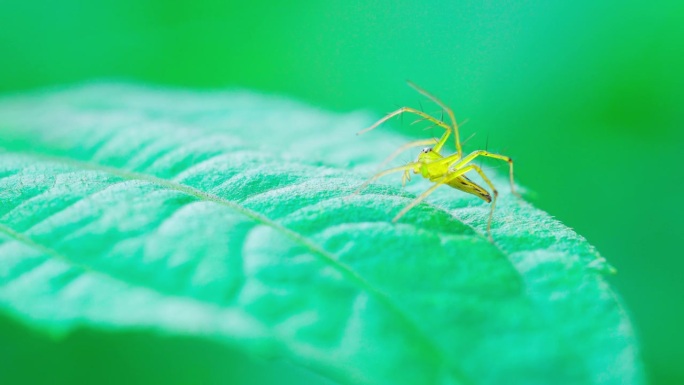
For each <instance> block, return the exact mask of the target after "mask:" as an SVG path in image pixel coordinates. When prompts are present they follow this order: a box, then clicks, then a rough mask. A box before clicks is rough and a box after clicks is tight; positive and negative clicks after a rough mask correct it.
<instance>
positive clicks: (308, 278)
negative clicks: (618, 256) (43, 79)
mask: <svg viewBox="0 0 684 385" xmlns="http://www.w3.org/2000/svg"><path fill="white" fill-rule="evenodd" d="M372 121H373V117H372V116H369V115H368V114H365V113H353V114H332V113H329V112H325V111H319V110H316V109H313V108H311V107H307V106H303V105H301V104H299V103H296V102H292V101H288V100H284V99H280V98H274V97H269V96H263V95H256V94H253V93H249V92H225V93H222V92H203V93H199V92H197V93H195V92H186V91H178V90H167V89H151V88H144V87H139V86H130V85H116V84H98V85H89V86H83V87H80V88H75V89H65V90H53V91H51V92H49V93H38V94H33V95H21V96H14V97H10V98H5V99H4V100H3V101H2V102H0V135H1V137H2V142H1V146H2V148H3V150H2V152H1V153H0V178H1V179H0V311H1V312H2V313H4V314H6V315H8V316H11V317H13V318H15V319H17V320H19V321H20V322H22V323H24V324H27V325H30V326H31V327H33V328H36V329H38V330H40V331H43V332H45V333H49V334H56V335H63V334H65V333H68V332H70V331H73V330H76V329H79V328H92V329H96V330H101V331H102V332H106V331H117V330H150V331H155V332H161V333H165V334H168V335H182V336H196V337H202V338H207V339H210V340H213V341H218V342H221V343H225V344H227V345H229V346H232V347H235V348H236V349H238V350H240V351H243V352H247V353H249V354H251V355H255V356H259V357H282V358H285V359H287V360H289V361H291V362H293V363H295V364H297V365H300V366H302V367H305V368H308V369H310V370H313V371H315V372H318V373H321V374H323V375H325V376H327V377H328V378H330V379H333V380H335V381H338V382H339V383H342V384H395V385H399V384H476V383H477V384H501V383H509V384H510V383H519V384H548V383H554V384H580V383H581V384H599V383H600V384H640V383H643V379H642V377H643V375H642V371H641V363H640V361H639V357H638V354H637V349H636V343H635V339H634V336H633V332H632V328H631V326H630V323H629V320H628V317H627V315H626V314H625V311H624V309H623V307H622V304H621V301H620V299H619V298H617V296H616V294H615V293H614V292H613V291H612V290H611V288H610V287H609V285H608V283H607V282H606V280H605V278H604V276H603V274H604V273H605V272H606V271H608V270H610V267H609V266H608V265H607V264H606V262H605V260H603V259H602V258H601V257H600V256H599V255H598V253H597V252H596V251H595V250H594V248H593V247H591V246H590V245H589V244H588V243H587V242H586V241H585V240H584V239H583V238H582V237H580V236H579V235H577V234H575V233H574V232H572V231H571V230H570V229H568V228H567V227H565V226H563V225H562V224H560V223H559V222H557V221H555V220H553V219H552V218H551V217H549V215H547V214H545V213H543V212H540V211H539V210H537V209H535V208H533V207H532V206H530V205H529V204H527V203H525V202H522V201H520V200H518V199H515V198H514V197H512V196H511V195H510V194H509V193H507V191H506V189H504V188H501V189H500V190H502V195H501V199H500V201H499V205H498V207H497V210H496V215H495V221H494V225H493V235H494V238H495V240H496V242H495V244H492V243H490V242H489V241H488V240H487V238H486V237H485V236H484V227H485V225H486V218H487V214H488V206H487V205H486V204H484V203H482V202H480V201H478V200H477V199H476V198H473V197H470V196H466V195H465V194H462V193H460V192H458V191H456V190H452V189H447V188H443V189H438V191H437V192H436V193H435V194H434V195H432V196H431V197H430V198H429V199H428V200H427V203H424V204H421V205H419V206H418V207H416V208H415V209H413V210H411V211H410V212H409V213H408V214H407V215H406V216H405V217H404V218H402V220H401V221H400V222H399V223H398V224H396V225H393V224H391V223H390V219H391V218H392V217H393V215H394V214H395V213H396V212H398V211H399V210H400V209H401V208H402V207H404V206H405V205H406V204H407V203H408V202H410V200H411V198H412V197H413V196H414V194H415V193H416V192H418V191H421V190H423V189H425V188H426V186H427V184H426V183H425V182H421V181H419V182H413V183H411V187H410V189H409V190H407V191H402V190H401V189H400V188H399V187H398V181H397V180H396V179H398V178H394V179H392V178H388V179H386V180H385V181H383V183H380V184H375V185H373V186H371V187H370V188H368V189H367V190H366V191H364V192H363V193H362V194H360V195H357V196H351V197H350V192H351V191H353V189H355V188H356V187H357V186H358V185H359V184H360V183H361V182H362V181H363V180H364V179H365V178H366V177H368V176H369V175H371V174H372V172H373V171H374V170H375V167H376V166H377V165H378V164H379V162H380V161H381V160H382V158H383V157H384V156H386V155H388V154H389V153H391V152H392V151H393V150H394V149H395V148H396V146H397V145H399V144H401V143H403V142H405V139H404V138H402V137H400V136H397V135H393V134H390V133H387V132H383V131H382V130H376V131H374V132H373V133H369V134H367V135H366V136H363V137H357V136H355V135H354V133H355V132H356V131H358V130H359V129H361V128H364V127H367V126H368V125H369V123H372ZM494 182H495V184H497V185H500V186H505V179H504V178H501V177H498V176H496V177H494Z"/></svg>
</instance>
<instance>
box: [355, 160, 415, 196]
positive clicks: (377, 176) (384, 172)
mask: <svg viewBox="0 0 684 385" xmlns="http://www.w3.org/2000/svg"><path fill="white" fill-rule="evenodd" d="M415 166H416V163H414V162H411V163H409V164H407V165H404V166H399V167H394V168H390V169H389V170H385V171H381V172H379V173H377V174H375V175H373V176H372V177H370V178H368V180H367V181H365V182H363V184H362V185H361V186H359V188H357V189H356V190H354V192H353V193H352V195H356V194H358V193H360V192H361V191H362V190H363V189H365V188H366V187H367V186H368V185H369V184H370V183H371V182H373V181H375V180H377V179H379V178H382V177H383V176H385V175H388V174H392V173H395V172H399V171H408V170H412V169H413V168H414V167H415Z"/></svg>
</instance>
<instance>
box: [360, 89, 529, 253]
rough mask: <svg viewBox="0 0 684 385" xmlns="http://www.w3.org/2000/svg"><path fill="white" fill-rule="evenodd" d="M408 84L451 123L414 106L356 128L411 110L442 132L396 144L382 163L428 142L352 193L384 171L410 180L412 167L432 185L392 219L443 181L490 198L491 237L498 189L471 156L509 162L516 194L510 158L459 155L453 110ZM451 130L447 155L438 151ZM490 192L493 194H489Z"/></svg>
mask: <svg viewBox="0 0 684 385" xmlns="http://www.w3.org/2000/svg"><path fill="white" fill-rule="evenodd" d="M408 85H409V86H411V87H412V88H413V89H415V90H416V91H418V92H419V93H420V94H422V95H423V96H426V97H427V98H429V99H430V100H432V101H433V102H435V103H436V104H437V105H438V106H440V107H441V108H442V110H443V111H446V113H447V115H448V117H449V121H450V122H451V124H448V123H446V122H444V121H443V120H442V119H437V118H435V117H433V116H431V115H429V114H427V113H425V112H423V111H420V110H417V109H415V108H411V107H402V108H400V109H398V110H396V111H394V112H391V113H389V114H387V115H386V116H385V117H384V118H382V119H380V120H379V121H377V122H376V123H375V124H373V125H372V126H370V127H368V128H366V129H365V130H362V131H359V132H358V133H357V135H360V134H364V133H366V132H368V131H371V130H373V129H375V128H376V127H378V126H380V125H381V124H382V123H384V122H386V121H387V120H389V119H391V118H392V117H394V116H397V115H401V114H404V113H410V114H415V115H418V116H420V117H421V118H422V119H421V120H427V121H430V122H432V123H434V124H435V125H437V126H439V127H442V128H443V129H444V131H445V132H444V134H443V135H442V137H441V138H439V139H436V138H433V139H424V140H416V141H414V142H410V143H407V144H405V145H403V146H401V147H400V148H398V149H397V150H396V151H395V152H394V153H393V154H392V155H390V156H389V157H388V158H387V159H386V160H385V161H384V162H383V163H382V164H383V165H384V164H387V163H388V162H389V161H391V160H392V159H394V158H395V157H397V156H398V155H399V154H401V153H402V152H404V151H406V150H408V149H411V148H415V147H420V146H431V147H425V148H423V150H422V151H421V152H420V153H419V154H418V157H417V158H416V160H415V161H413V162H410V163H408V164H406V165H404V166H399V167H394V168H390V169H388V170H385V171H382V172H379V173H377V174H375V175H374V176H372V177H371V178H370V179H368V180H367V181H366V182H365V183H363V184H362V185H361V186H360V187H359V188H358V189H357V190H356V191H355V192H354V193H355V194H356V193H359V192H361V190H363V189H364V188H366V187H367V186H368V185H369V184H370V183H371V182H373V181H375V180H377V179H378V178H380V177H383V176H385V175H388V174H392V173H395V172H401V171H403V173H404V174H403V176H402V185H405V184H406V181H408V180H411V175H410V172H411V171H413V173H414V174H420V176H422V177H423V178H426V179H428V180H429V181H431V182H434V185H432V186H431V187H430V188H428V189H427V190H425V192H423V193H422V194H420V195H419V196H417V197H416V198H415V199H414V200H413V201H412V202H411V203H410V204H408V205H407V206H406V207H404V208H403V209H402V210H401V211H400V212H399V213H398V214H397V215H396V216H395V217H394V219H392V222H395V223H396V222H397V221H398V220H399V219H400V218H401V217H402V216H404V214H406V213H407V212H408V211H409V210H411V209H412V208H413V207H415V206H416V205H418V204H419V203H420V202H422V201H423V200H424V199H425V198H427V197H428V195H430V194H432V193H433V192H434V191H435V190H436V189H437V188H438V187H440V186H442V185H447V186H450V187H453V188H455V189H457V190H461V191H463V192H465V193H468V194H472V195H475V196H477V197H478V198H480V199H482V200H484V201H486V202H487V203H490V202H491V209H490V211H489V220H488V222H487V234H488V236H489V239H490V240H493V238H492V235H491V227H492V219H493V217H494V208H495V207H496V198H497V196H498V195H499V193H498V191H497V190H496V187H494V184H492V182H491V181H490V180H489V178H488V177H487V176H486V175H485V173H484V172H483V171H482V169H481V168H480V167H479V166H478V165H476V164H473V163H472V162H473V160H475V159H476V158H478V157H481V156H483V157H488V158H494V159H499V160H503V161H504V162H507V163H508V166H509V176H510V182H511V192H512V193H513V194H514V195H516V196H518V197H519V196H520V195H519V194H518V193H517V192H516V191H515V185H514V183H513V160H512V159H511V158H509V157H507V156H504V155H499V154H494V153H491V152H488V151H486V150H476V151H473V152H471V153H470V154H468V155H466V156H463V150H462V149H461V138H460V136H459V133H458V124H457V123H456V118H455V117H454V113H453V111H452V110H451V109H450V108H449V107H447V106H446V105H445V104H444V103H442V101H441V100H439V99H438V98H437V97H435V96H433V95H432V94H430V93H428V92H427V91H425V90H424V89H422V88H420V87H418V86H417V85H415V84H414V83H412V82H410V81H409V82H408ZM452 132H453V133H454V139H455V142H456V152H455V153H454V154H451V155H442V154H441V151H442V147H444V144H445V143H446V141H447V139H449V136H450V135H451V133H452ZM469 171H475V172H477V173H478V174H479V175H480V176H481V177H482V179H483V180H484V181H485V183H487V185H488V186H489V188H490V189H491V191H492V194H491V195H490V194H489V192H488V191H487V190H485V189H484V188H482V187H481V186H479V185H478V184H477V183H475V182H473V181H472V180H470V179H469V178H468V177H467V176H466V175H465V174H466V173H467V172H469ZM492 196H493V197H492Z"/></svg>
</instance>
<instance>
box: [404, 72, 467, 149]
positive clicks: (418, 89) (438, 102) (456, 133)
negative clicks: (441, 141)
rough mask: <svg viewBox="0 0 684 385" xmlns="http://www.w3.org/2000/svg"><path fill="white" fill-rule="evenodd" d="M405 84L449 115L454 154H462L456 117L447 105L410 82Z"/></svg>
mask: <svg viewBox="0 0 684 385" xmlns="http://www.w3.org/2000/svg"><path fill="white" fill-rule="evenodd" d="M407 83H408V85H409V86H411V88H413V89H414V90H416V91H418V92H419V93H420V94H421V95H423V96H425V97H427V98H429V99H430V100H432V101H433V102H435V104H437V105H438V106H440V107H441V108H442V109H443V110H444V111H446V113H447V115H449V119H450V120H451V126H452V129H453V130H454V139H455V140H456V152H457V153H459V154H462V153H463V152H462V151H461V138H460V136H459V134H458V123H456V117H455V116H454V112H453V111H452V110H451V108H449V107H447V105H446V104H444V102H442V101H441V100H439V99H438V98H437V97H436V96H434V95H432V94H431V93H429V92H427V91H425V90H424V89H422V88H420V87H419V86H417V85H416V84H415V83H413V82H411V81H407ZM440 148H441V147H440Z"/></svg>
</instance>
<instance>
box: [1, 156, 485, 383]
mask: <svg viewBox="0 0 684 385" xmlns="http://www.w3.org/2000/svg"><path fill="white" fill-rule="evenodd" d="M3 152H5V153H14V154H17V153H19V154H24V155H27V156H29V157H33V158H38V159H43V160H45V161H49V162H55V163H61V164H64V165H68V166H71V167H74V168H76V169H87V170H93V171H100V172H104V173H107V174H111V175H115V176H118V177H121V178H123V179H126V180H142V181H147V182H150V183H152V184H156V185H159V186H163V187H165V188H168V189H170V190H174V191H179V192H181V193H184V194H187V195H190V196H194V197H195V198H197V199H198V200H200V201H207V202H212V203H215V204H218V205H221V206H224V207H228V208H230V209H232V210H234V211H236V212H238V213H240V214H242V215H244V216H246V217H248V218H250V219H252V220H254V221H255V222H257V223H260V224H262V225H264V226H268V227H270V228H272V229H273V230H275V231H277V232H279V233H281V234H282V235H284V236H286V237H288V238H289V239H291V240H292V241H293V242H295V243H297V244H300V245H302V246H304V247H305V248H307V249H308V250H309V251H310V252H311V253H312V254H313V255H315V256H317V257H318V258H319V259H320V260H322V261H323V262H324V263H325V264H326V265H328V266H331V267H332V268H334V269H336V270H338V271H339V272H340V273H341V274H342V275H343V276H344V277H345V278H347V279H348V280H349V281H351V282H352V283H354V284H355V285H356V286H357V287H359V288H360V289H361V290H362V291H364V292H366V293H368V295H370V296H372V297H375V298H376V299H377V300H378V301H379V302H380V303H382V304H384V305H385V306H386V307H387V308H388V309H389V311H390V312H393V313H396V314H397V315H398V316H399V318H400V320H401V321H402V323H403V324H404V327H405V328H406V329H407V330H408V331H409V332H410V333H411V334H413V335H414V336H416V338H418V339H419V340H422V341H423V346H424V347H423V348H424V349H427V350H429V351H431V352H432V353H433V354H430V355H431V356H435V355H436V356H437V357H439V360H440V361H441V362H443V363H444V364H445V366H446V367H448V368H450V369H451V370H450V373H451V374H453V375H454V376H455V378H456V379H457V380H458V381H460V382H461V383H463V384H471V383H472V382H471V381H470V380H469V379H468V377H467V376H466V375H465V374H464V373H463V372H462V370H461V369H460V368H458V367H456V366H455V365H453V364H452V363H451V361H450V360H448V359H447V358H446V356H445V353H444V352H443V351H442V350H441V349H440V348H439V347H438V345H436V344H435V343H434V342H433V340H432V339H431V338H430V337H429V336H427V335H426V334H425V333H424V332H423V331H422V329H420V328H419V327H418V326H417V325H416V324H415V322H413V320H412V319H411V317H409V316H408V315H407V314H406V313H405V312H404V311H403V310H402V309H401V307H399V306H398V305H397V304H396V303H395V302H394V301H393V300H392V299H391V298H390V297H388V296H387V295H386V294H384V293H383V292H382V291H380V290H378V289H376V288H374V287H373V286H372V285H371V284H370V283H369V282H368V281H366V280H365V279H363V277H361V276H360V275H359V274H358V273H356V272H355V271H354V270H352V269H351V268H350V267H349V266H347V265H345V264H344V263H342V262H340V261H338V260H337V259H335V258H334V256H333V255H332V254H330V253H328V252H327V251H326V250H324V249H322V248H320V247H319V246H317V245H316V244H314V243H312V242H310V241H308V240H307V239H306V238H305V237H304V236H303V235H301V234H299V233H297V232H295V231H293V230H290V229H288V228H286V227H283V226H281V225H279V224H278V223H276V222H274V221H272V220H270V219H268V218H267V217H264V216H262V215H260V214H258V213H256V212H254V211H252V210H250V209H247V208H245V207H242V206H240V205H239V204H236V203H234V202H231V201H228V200H226V199H223V198H220V197H218V196H216V195H214V194H210V193H207V192H204V191H202V190H198V189H196V188H193V187H190V186H186V185H183V184H180V183H176V182H172V181H169V180H166V179H163V178H159V177H156V176H154V175H148V174H144V173H139V172H134V171H129V170H125V169H120V168H116V167H111V166H105V165H102V164H97V163H92V162H86V161H80V160H74V159H71V158H66V157H62V156H55V155H44V154H37V153H33V152H28V151H21V152H11V151H7V150H5V151H3ZM0 231H2V232H3V233H6V234H8V235H9V236H11V237H13V238H14V239H16V240H18V241H20V242H22V243H24V244H27V245H29V246H31V247H34V248H37V249H38V250H40V251H42V252H46V253H47V254H49V255H52V256H55V257H59V258H60V259H66V260H67V261H68V262H69V263H72V264H74V265H76V266H78V267H81V268H84V270H86V271H95V270H93V269H92V268H91V267H89V266H83V265H81V264H79V263H78V262H75V261H73V260H72V259H71V258H69V257H68V256H66V255H63V254H60V253H59V252H57V251H55V250H53V249H51V248H49V247H46V246H44V245H41V244H39V243H37V242H36V241H34V240H33V239H31V238H30V237H27V236H25V235H24V234H21V233H18V232H16V231H14V230H13V229H11V228H9V227H7V226H5V225H3V224H1V223H0ZM192 299H193V300H197V299H196V298H192Z"/></svg>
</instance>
